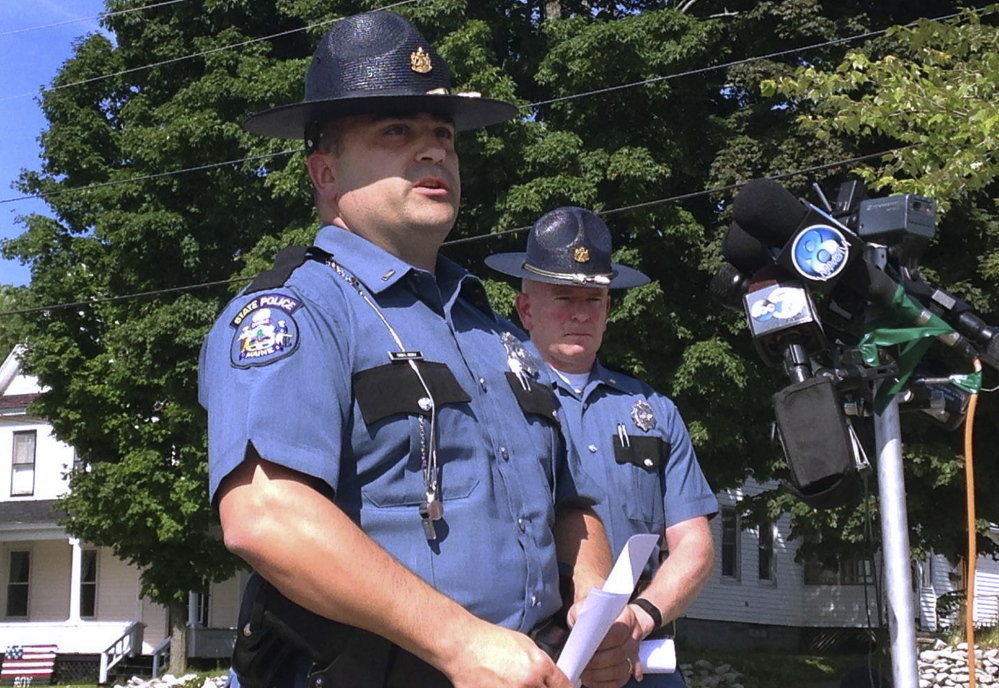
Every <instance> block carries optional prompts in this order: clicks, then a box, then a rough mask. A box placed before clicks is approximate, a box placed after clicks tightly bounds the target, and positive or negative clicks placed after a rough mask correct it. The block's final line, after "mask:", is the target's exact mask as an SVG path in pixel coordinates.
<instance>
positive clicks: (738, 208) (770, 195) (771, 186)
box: [732, 179, 808, 248]
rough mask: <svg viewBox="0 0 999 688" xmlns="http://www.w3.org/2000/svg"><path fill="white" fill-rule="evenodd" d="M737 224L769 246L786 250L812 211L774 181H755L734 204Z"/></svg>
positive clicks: (742, 191)
mask: <svg viewBox="0 0 999 688" xmlns="http://www.w3.org/2000/svg"><path fill="white" fill-rule="evenodd" d="M732 214H733V216H734V217H735V221H736V222H737V223H738V224H739V225H740V226H741V227H742V228H743V229H744V230H746V231H747V232H749V233H750V234H751V235H753V236H754V237H756V238H757V239H759V240H760V241H762V242H763V243H764V244H766V245H767V246H773V247H775V248H782V247H783V246H784V245H785V244H786V243H787V242H788V241H790V239H791V237H793V236H794V234H795V232H797V231H798V228H799V227H800V226H801V222H802V220H804V219H805V216H806V215H807V214H808V210H807V209H806V208H805V206H804V205H802V204H801V202H800V201H799V200H798V199H797V198H795V197H794V195H793V194H792V193H791V192H790V191H788V190H787V189H785V188H784V187H783V186H781V185H780V184H778V183H777V182H775V181H774V180H773V179H754V180H753V181H751V182H749V183H748V184H746V185H745V186H744V187H742V190H741V191H739V193H738V195H737V196H736V197H735V202H734V203H733V204H732Z"/></svg>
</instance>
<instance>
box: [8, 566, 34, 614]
mask: <svg viewBox="0 0 999 688" xmlns="http://www.w3.org/2000/svg"><path fill="white" fill-rule="evenodd" d="M16 555H24V558H25V561H26V566H25V567H24V568H25V574H24V580H14V578H15V575H14V573H15V568H14V558H15V556H16ZM18 577H19V576H18ZM22 589H23V596H24V613H23V614H14V613H12V612H11V601H12V600H13V593H14V591H15V590H18V591H20V590H22ZM30 617H31V550H30V549H11V550H10V551H9V553H8V555H7V590H6V595H5V600H4V618H6V619H28V618H30Z"/></svg>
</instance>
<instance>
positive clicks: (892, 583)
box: [874, 398, 919, 688]
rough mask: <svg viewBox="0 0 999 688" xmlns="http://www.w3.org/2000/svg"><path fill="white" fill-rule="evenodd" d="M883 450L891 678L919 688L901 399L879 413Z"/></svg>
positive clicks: (898, 686)
mask: <svg viewBox="0 0 999 688" xmlns="http://www.w3.org/2000/svg"><path fill="white" fill-rule="evenodd" d="M874 437H875V440H876V442H877V449H878V494H879V497H880V500H881V551H882V556H883V558H884V571H885V581H886V583H887V585H886V588H887V597H888V631H889V634H890V637H891V660H892V678H893V685H894V686H895V688H918V687H919V667H918V663H917V656H916V616H915V613H914V604H913V594H912V574H911V571H910V568H909V562H910V558H911V557H910V553H909V522H908V518H907V516H906V507H905V478H904V475H903V472H902V430H901V426H900V425H899V420H898V399H896V398H892V400H891V402H890V403H889V404H888V407H887V408H886V409H885V410H884V411H882V412H881V413H879V414H875V415H874Z"/></svg>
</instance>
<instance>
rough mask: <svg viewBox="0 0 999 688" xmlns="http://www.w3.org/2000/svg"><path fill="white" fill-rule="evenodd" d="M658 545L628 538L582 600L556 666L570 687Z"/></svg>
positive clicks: (653, 539) (648, 539)
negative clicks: (606, 573) (604, 577)
mask: <svg viewBox="0 0 999 688" xmlns="http://www.w3.org/2000/svg"><path fill="white" fill-rule="evenodd" d="M658 541H659V536H658V535H648V534H646V535H632V536H631V538H629V539H628V542H626V543H625V545H624V549H622V550H621V554H620V555H618V558H617V561H616V562H615V563H614V568H613V569H611V572H610V575H609V576H608V577H607V581H606V582H605V583H604V585H603V587H602V588H600V589H599V590H591V591H590V594H589V595H587V596H586V599H585V600H583V604H582V605H581V606H580V609H579V613H578V614H577V615H576V623H575V625H574V626H573V627H572V631H570V633H569V638H568V639H567V640H566V641H565V647H563V648H562V653H561V654H560V655H559V657H558V662H556V665H557V666H558V668H559V669H561V670H562V673H564V674H565V675H566V676H567V677H568V678H569V681H570V682H572V684H573V685H576V686H578V685H579V677H580V675H581V674H582V673H583V669H585V668H586V665H587V663H588V662H589V661H590V658H591V657H593V653H594V652H596V650H597V647H599V646H600V642H601V641H602V640H603V639H604V636H605V635H607V631H608V630H609V629H610V627H611V624H612V623H614V619H616V618H617V617H618V614H620V613H621V610H623V609H624V607H625V605H627V604H628V600H629V599H630V598H631V593H632V592H633V591H634V590H635V584H636V583H638V577H639V576H640V575H641V573H642V569H644V568H645V562H647V561H648V560H649V555H650V554H652V550H654V549H655V548H656V543H657V542H658Z"/></svg>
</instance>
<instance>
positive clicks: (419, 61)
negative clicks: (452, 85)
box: [409, 46, 434, 74]
mask: <svg viewBox="0 0 999 688" xmlns="http://www.w3.org/2000/svg"><path fill="white" fill-rule="evenodd" d="M409 67H410V69H412V70H413V71H414V72H416V73H417V74H426V73H427V72H429V71H430V70H431V69H433V68H434V66H433V64H431V62H430V53H428V52H427V51H426V50H424V49H423V47H422V46H421V47H419V48H417V49H416V50H414V51H413V52H412V53H410V54H409Z"/></svg>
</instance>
